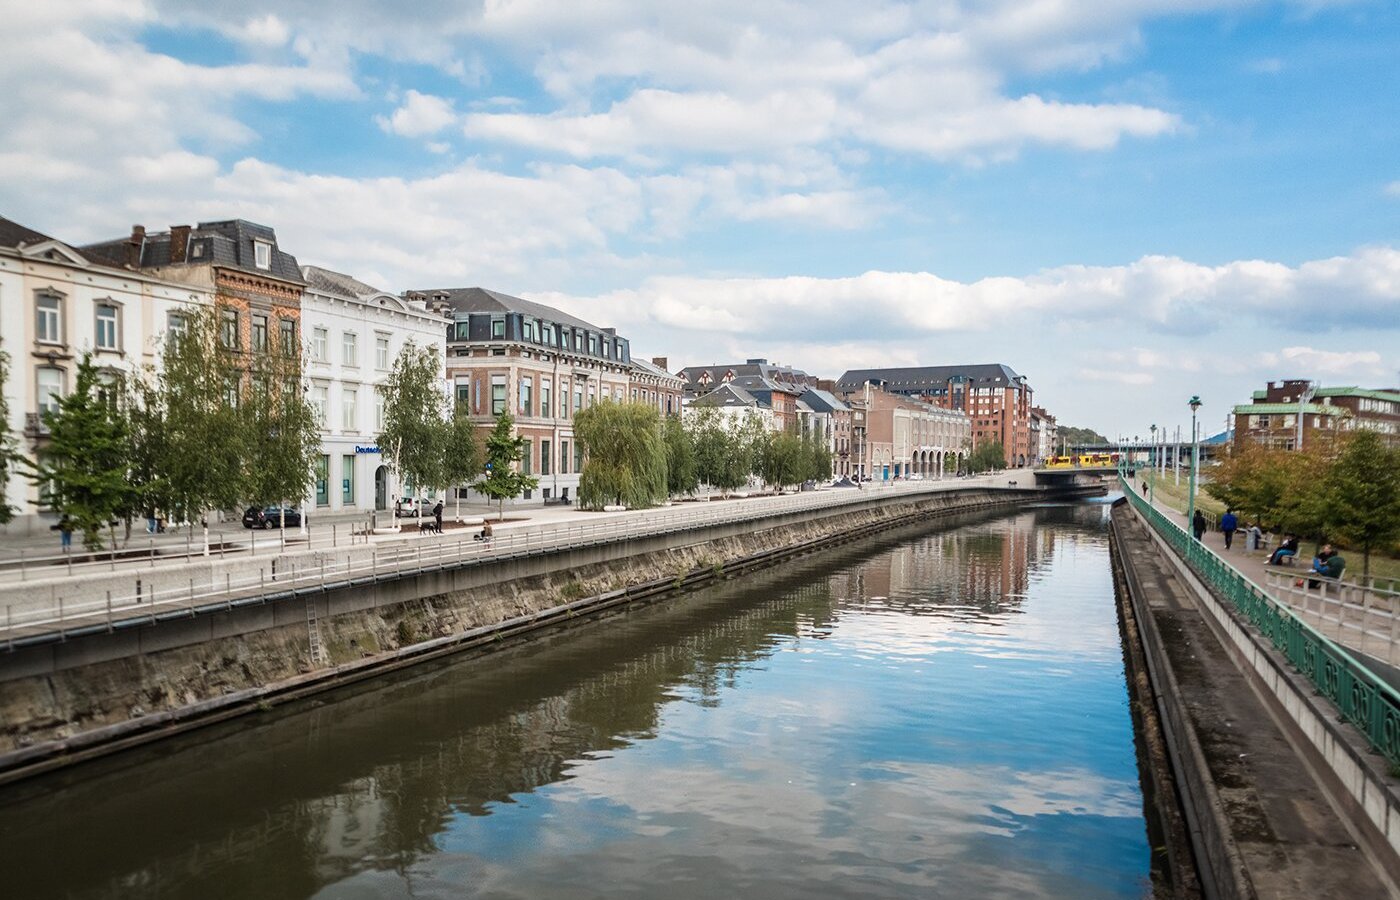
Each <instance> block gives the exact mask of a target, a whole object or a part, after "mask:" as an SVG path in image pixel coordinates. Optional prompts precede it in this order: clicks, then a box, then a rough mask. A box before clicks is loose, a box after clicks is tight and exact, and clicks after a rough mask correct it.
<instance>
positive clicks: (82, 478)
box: [33, 353, 131, 550]
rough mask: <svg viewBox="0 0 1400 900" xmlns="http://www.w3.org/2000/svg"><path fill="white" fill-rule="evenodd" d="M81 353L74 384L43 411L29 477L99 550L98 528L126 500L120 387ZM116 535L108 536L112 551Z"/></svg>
mask: <svg viewBox="0 0 1400 900" xmlns="http://www.w3.org/2000/svg"><path fill="white" fill-rule="evenodd" d="M101 379H102V375H101V373H100V372H99V371H98V369H97V367H96V366H94V365H93V364H92V356H91V354H88V353H84V354H83V357H82V359H81V360H79V362H78V377H77V383H76V384H75V385H74V387H73V391H72V392H71V393H70V394H68V396H66V397H63V398H61V399H60V400H59V401H58V408H57V410H56V411H50V412H45V413H44V424H45V425H47V426H48V430H49V441H48V444H47V446H46V447H45V448H44V453H43V456H42V457H40V459H39V462H38V465H37V466H35V473H34V476H33V477H34V480H35V481H36V482H37V483H39V484H45V485H47V486H48V489H49V497H50V502H51V504H52V505H53V508H54V509H56V510H57V511H58V512H59V513H60V514H61V515H64V516H67V517H68V518H69V519H70V520H71V521H72V523H73V524H74V525H75V526H76V528H77V529H78V530H81V531H82V532H83V545H84V546H86V547H87V548H88V549H89V550H101V549H102V532H103V529H108V530H109V533H110V528H111V523H112V521H113V520H114V519H115V518H116V516H117V515H118V514H119V513H121V512H123V511H124V510H126V509H127V508H128V505H129V503H130V495H131V488H130V484H129V480H128V474H129V470H128V467H127V450H128V437H127V433H128V428H129V426H128V423H127V421H126V419H125V415H124V413H123V411H122V404H121V400H120V390H119V386H118V385H115V384H111V383H108V382H103V381H102V380H101ZM115 543H116V539H115V536H114V535H113V546H112V549H113V550H115V549H116V546H115Z"/></svg>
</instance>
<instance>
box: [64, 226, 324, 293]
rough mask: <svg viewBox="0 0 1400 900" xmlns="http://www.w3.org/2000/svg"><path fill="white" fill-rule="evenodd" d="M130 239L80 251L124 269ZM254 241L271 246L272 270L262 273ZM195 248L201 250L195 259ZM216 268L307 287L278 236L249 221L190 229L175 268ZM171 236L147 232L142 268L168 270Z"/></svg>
mask: <svg viewBox="0 0 1400 900" xmlns="http://www.w3.org/2000/svg"><path fill="white" fill-rule="evenodd" d="M129 241H130V238H129V237H122V238H117V239H115V240H110V241H102V242H100V243H96V244H88V245H86V246H83V247H81V248H79V249H80V250H81V251H82V252H83V253H84V254H86V255H88V256H90V257H93V258H99V257H100V258H101V260H102V262H104V263H106V264H107V265H112V266H117V267H121V266H124V265H125V264H126V248H127V245H128V242H129ZM254 241H265V242H267V243H269V244H271V245H272V258H271V266H270V267H269V268H266V269H260V268H258V266H257V259H256V256H255V251H254V249H253V245H254ZM196 246H198V247H200V248H201V250H200V251H198V253H199V255H196V252H197V251H196V250H195V248H196ZM211 264H212V265H215V266H220V267H222V268H226V269H239V270H241V271H244V272H250V273H252V274H255V275H270V276H272V277H273V278H279V279H281V280H283V281H290V282H292V283H294V284H305V282H304V281H303V280H302V277H301V267H300V266H299V265H297V259H296V257H295V256H293V255H292V254H290V253H287V252H286V251H284V250H282V249H281V248H279V247H278V246H277V234H276V232H275V231H273V230H272V228H270V227H268V226H267V225H259V224H257V223H256V222H249V221H247V220H246V219H228V220H226V221H223V222H200V223H199V224H198V225H196V226H195V227H193V228H191V229H190V239H189V247H188V249H187V250H186V251H185V261H184V262H183V263H174V264H173V265H185V266H203V265H211ZM169 265H172V263H171V262H170V232H168V231H157V232H147V233H146V239H145V241H144V242H143V243H142V245H141V266H140V267H141V268H143V269H144V268H149V267H156V266H169Z"/></svg>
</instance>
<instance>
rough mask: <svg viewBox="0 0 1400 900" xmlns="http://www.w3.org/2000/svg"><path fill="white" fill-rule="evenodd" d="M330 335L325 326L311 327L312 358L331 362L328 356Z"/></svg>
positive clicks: (317, 360)
mask: <svg viewBox="0 0 1400 900" xmlns="http://www.w3.org/2000/svg"><path fill="white" fill-rule="evenodd" d="M328 338H329V335H328V334H327V332H326V329H324V328H313V329H311V358H312V359H314V360H316V362H330V360H329V359H328V358H327V354H328V353H329V350H328V349H327V347H326V345H327V343H328Z"/></svg>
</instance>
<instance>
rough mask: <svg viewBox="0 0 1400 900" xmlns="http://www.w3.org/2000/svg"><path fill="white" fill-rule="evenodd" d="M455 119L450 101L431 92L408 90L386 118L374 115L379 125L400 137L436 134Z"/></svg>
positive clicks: (455, 114)
mask: <svg viewBox="0 0 1400 900" xmlns="http://www.w3.org/2000/svg"><path fill="white" fill-rule="evenodd" d="M456 120H457V113H456V111H454V110H453V109H452V101H451V100H448V99H445V98H443V97H434V96H433V95H431V94H420V93H418V92H417V91H415V90H409V91H407V92H406V93H405V94H404V99H403V103H402V104H400V105H399V108H398V109H396V110H394V112H393V114H392V115H390V116H388V117H387V118H386V117H384V116H376V117H375V122H377V123H378V125H379V127H380V128H382V129H384V130H385V131H387V132H389V133H390V134H397V135H399V136H401V137H426V136H428V135H430V134H437V133H438V132H439V131H442V130H443V129H444V128H446V127H447V126H449V125H451V124H452V123H453V122H455V121H456Z"/></svg>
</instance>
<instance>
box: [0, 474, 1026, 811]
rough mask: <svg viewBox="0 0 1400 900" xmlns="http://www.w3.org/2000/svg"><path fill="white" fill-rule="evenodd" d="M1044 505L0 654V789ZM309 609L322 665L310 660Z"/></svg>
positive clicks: (426, 580) (435, 572)
mask: <svg viewBox="0 0 1400 900" xmlns="http://www.w3.org/2000/svg"><path fill="white" fill-rule="evenodd" d="M1043 498H1044V492H1042V491H1035V490H1025V491H1017V490H1006V489H986V488H970V489H968V490H963V491H942V492H938V493H931V494H915V495H903V496H899V495H895V496H890V495H885V496H880V495H874V496H871V497H870V499H869V500H868V501H865V502H861V503H856V504H846V505H842V506H840V507H835V508H831V507H823V508H816V509H808V510H800V511H789V512H782V513H778V514H775V515H773V516H771V517H768V518H765V519H763V520H761V521H753V520H748V521H742V522H729V523H716V524H713V525H711V526H708V527H706V528H703V529H695V530H690V531H684V532H673V533H669V534H659V535H652V536H647V537H640V538H632V539H629V540H625V541H614V542H610V543H599V544H595V545H592V546H586V547H577V548H570V549H560V550H552V551H540V552H535V553H522V554H520V555H518V556H516V557H514V558H507V559H498V560H491V561H482V562H480V563H476V564H468V565H460V564H457V565H451V566H443V567H432V566H424V568H423V569H422V570H421V571H417V572H411V573H397V574H395V575H393V576H391V577H386V578H383V579H380V580H377V581H370V582H367V583H363V584H344V585H341V586H332V585H327V586H325V587H317V588H316V589H315V590H314V591H307V592H305V593H304V594H301V595H297V596H291V597H286V598H283V599H279V600H274V601H269V602H260V603H256V604H252V605H248V606H244V607H234V608H231V609H223V610H213V611H205V612H201V613H197V614H191V615H189V616H188V617H186V618H180V619H173V620H165V621H159V622H154V623H148V624H141V625H135V626H133V627H127V628H122V629H117V630H113V631H112V632H111V633H105V632H104V633H96V634H87V635H83V636H79V637H70V638H69V639H67V640H64V641H59V642H51V643H46V644H40V645H33V646H26V647H19V648H16V649H15V650H14V651H13V652H9V653H0V783H3V782H4V781H7V780H15V779H17V778H19V777H24V776H25V775H30V774H38V773H39V772H42V771H47V770H49V769H52V768H57V767H59V766H62V765H65V764H67V763H70V762H75V761H80V760H82V759H85V758H90V757H93V756H96V755H101V754H103V753H106V752H110V751H112V750H114V749H120V748H122V747H125V746H131V745H134V744H138V743H144V742H147V741H150V740H154V739H158V738H159V737H161V736H164V735H167V734H171V733H176V732H178V731H182V730H186V729H188V728H190V727H197V726H198V725H199V724H202V723H205V722H212V721H219V720H222V719H225V718H228V717H229V716H231V715H238V714H242V713H245V712H249V711H253V710H256V709H259V708H264V707H265V706H266V705H267V704H269V703H275V702H282V701H285V700H288V699H294V698H297V697H301V696H305V695H306V694H308V693H311V692H314V691H318V690H325V689H329V688H331V687H335V686H338V685H341V684H345V683H348V682H352V681H355V680H358V679H361V678H366V677H371V676H372V675H374V674H377V673H379V672H382V671H385V670H388V669H392V668H397V667H400V666H402V665H407V664H411V663H415V662H418V661H421V660H423V659H428V658H434V657H436V656H441V655H444V654H446V653H453V652H462V651H463V650H467V649H472V648H478V649H488V648H490V647H494V646H500V645H501V641H502V639H503V638H509V637H514V636H516V635H523V634H525V633H528V632H530V631H531V630H534V629H538V628H544V627H551V628H552V627H560V626H562V625H566V624H569V623H571V622H572V621H574V620H577V619H579V618H583V617H587V616H590V615H597V614H601V613H603V612H606V611H609V610H615V609H620V608H625V607H626V606H627V605H629V604H631V603H635V602H642V601H650V600H653V599H655V598H657V597H660V596H663V595H665V594H667V593H670V592H672V591H673V590H674V589H675V588H679V587H687V586H690V585H694V584H697V583H700V582H703V581H706V580H709V579H711V578H717V577H723V576H724V575H726V574H727V573H729V572H733V571H738V570H741V569H743V568H744V567H746V566H752V565H757V564H767V563H768V562H771V561H773V560H774V559H777V558H780V557H782V556H786V555H793V554H799V553H805V552H812V551H814V550H816V549H819V548H820V547H821V546H824V545H827V544H831V543H835V542H840V541H845V540H851V539H855V538H856V537H859V536H863V535H865V534H868V533H871V532H873V531H877V530H882V529H885V528H889V527H894V526H896V525H902V524H907V523H909V522H913V521H918V520H920V519H926V518H934V517H939V516H947V515H953V514H956V513H961V512H971V511H977V510H989V509H995V508H997V507H1005V506H1011V505H1017V504H1021V503H1025V502H1029V501H1035V500H1040V499H1043ZM308 608H310V610H311V611H313V612H314V615H315V618H316V620H317V625H316V629H317V633H318V634H319V638H320V643H321V645H322V646H323V648H324V651H325V657H326V659H325V660H324V661H317V660H314V659H313V654H312V650H311V646H312V645H311V629H310V627H309V624H308Z"/></svg>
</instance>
